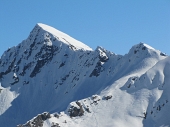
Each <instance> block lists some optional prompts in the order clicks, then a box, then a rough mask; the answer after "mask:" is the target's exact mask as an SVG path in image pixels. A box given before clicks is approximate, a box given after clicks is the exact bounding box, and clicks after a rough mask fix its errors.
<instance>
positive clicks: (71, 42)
mask: <svg viewBox="0 0 170 127" xmlns="http://www.w3.org/2000/svg"><path fill="white" fill-rule="evenodd" d="M37 27H38V28H41V29H42V30H44V31H46V32H48V33H50V34H52V35H53V36H55V37H56V38H58V40H59V41H61V42H63V43H65V44H67V45H72V46H74V47H76V49H84V50H92V49H91V48H90V47H89V46H87V45H85V44H84V43H82V42H80V41H78V40H76V39H74V38H72V37H70V36H69V35H67V34H65V33H63V32H61V31H59V30H57V29H55V28H53V27H51V26H48V25H46V24H43V23H37V24H36V26H35V28H37ZM33 30H34V29H33Z"/></svg>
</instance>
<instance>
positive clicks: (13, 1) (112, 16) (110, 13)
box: [0, 0, 170, 55]
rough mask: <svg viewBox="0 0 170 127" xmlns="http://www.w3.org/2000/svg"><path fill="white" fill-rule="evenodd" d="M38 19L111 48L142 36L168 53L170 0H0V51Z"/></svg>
mask: <svg viewBox="0 0 170 127" xmlns="http://www.w3.org/2000/svg"><path fill="white" fill-rule="evenodd" d="M39 22H40V23H44V24H48V25H50V26H53V27H55V28H57V29H58V30H60V31H63V32H64V33H67V34H69V35H70V36H72V37H74V38H75V39H77V40H79V41H82V42H83V43H85V44H86V45H88V46H90V47H91V48H93V49H95V48H96V47H97V46H102V47H104V48H105V49H107V50H110V51H112V52H114V53H116V54H122V55H123V54H126V53H128V51H129V49H130V48H131V47H132V46H133V45H135V44H137V43H139V42H144V43H147V44H149V45H150V46H152V47H154V48H155V49H159V50H161V51H162V52H165V53H167V54H170V0H72V1H71V0H27V1H26V0H0V55H2V53H3V52H4V51H5V50H6V49H7V48H8V47H12V46H15V45H18V44H19V43H20V42H21V41H22V40H24V39H26V38H27V37H28V35H29V33H30V32H31V30H32V29H33V27H34V26H35V25H36V23H39Z"/></svg>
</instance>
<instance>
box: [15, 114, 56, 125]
mask: <svg viewBox="0 0 170 127" xmlns="http://www.w3.org/2000/svg"><path fill="white" fill-rule="evenodd" d="M49 118H51V116H50V113H48V112H44V113H42V114H39V115H38V116H36V117H35V118H33V119H32V120H30V121H28V122H27V123H26V124H23V125H18V126H17V127H43V122H44V121H45V120H47V119H49ZM56 127H57V126H56Z"/></svg>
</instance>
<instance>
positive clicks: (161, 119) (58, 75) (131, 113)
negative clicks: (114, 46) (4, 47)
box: [0, 23, 170, 127]
mask: <svg viewBox="0 0 170 127" xmlns="http://www.w3.org/2000/svg"><path fill="white" fill-rule="evenodd" d="M71 45H72V46H73V47H69V46H71ZM169 72H170V58H169V57H168V56H164V55H161V52H160V51H158V50H156V49H154V48H152V47H150V46H149V45H147V44H144V43H140V44H137V45H135V46H133V47H132V48H131V49H130V51H129V53H127V54H126V55H124V56H121V55H116V54H114V53H111V52H109V51H107V50H105V49H104V48H102V47H97V48H96V50H94V51H93V50H91V48H89V47H88V46H86V45H85V44H83V43H81V42H79V41H77V40H75V39H73V38H72V37H70V36H68V35H66V34H64V33H62V32H60V31H58V30H56V29H54V28H52V27H50V26H47V25H44V24H41V23H39V24H37V26H36V27H35V28H34V29H33V31H32V32H31V34H30V36H29V37H28V38H27V39H26V40H24V41H23V42H22V43H20V44H19V45H18V46H16V47H13V48H11V49H9V50H8V51H5V52H4V54H3V56H2V57H1V62H0V83H1V85H0V113H1V115H0V126H2V127H13V126H16V125H18V124H24V123H26V122H27V121H29V120H30V121H33V120H34V118H35V116H37V114H41V113H43V112H50V113H53V114H51V118H49V119H47V120H45V121H44V122H43V127H51V126H52V125H56V123H58V124H59V125H60V126H61V127H80V126H81V127H87V126H89V127H113V126H115V127H152V126H156V127H160V126H163V125H164V126H168V125H170V122H169V119H170V115H169V113H168V112H169V111H170V103H169V102H170V94H169V93H170V91H169V90H170V85H169V84H170V73H169ZM76 102H79V103H81V106H82V108H83V110H84V114H83V115H82V116H77V117H72V118H71V117H70V116H69V112H68V110H69V108H70V107H71V106H73V107H75V108H77V109H78V110H80V109H81V108H80V106H79V105H77V103H76ZM57 112H58V113H59V118H57V117H55V114H56V113H57ZM146 113H147V115H146ZM9 121H10V122H9Z"/></svg>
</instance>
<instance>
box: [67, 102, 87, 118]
mask: <svg viewBox="0 0 170 127" xmlns="http://www.w3.org/2000/svg"><path fill="white" fill-rule="evenodd" d="M76 105H77V106H71V107H70V108H69V111H68V112H69V114H70V117H76V116H82V115H83V114H84V110H83V107H82V105H81V103H80V102H78V101H77V102H76Z"/></svg>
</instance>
